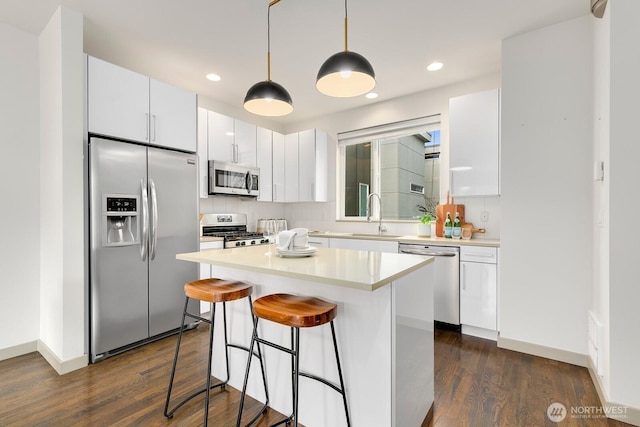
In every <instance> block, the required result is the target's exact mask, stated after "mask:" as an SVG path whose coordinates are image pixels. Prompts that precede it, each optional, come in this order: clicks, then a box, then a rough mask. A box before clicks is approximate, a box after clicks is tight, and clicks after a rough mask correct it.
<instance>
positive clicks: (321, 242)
mask: <svg viewBox="0 0 640 427" xmlns="http://www.w3.org/2000/svg"><path fill="white" fill-rule="evenodd" d="M309 246H313V247H316V248H328V247H329V238H328V237H309Z"/></svg>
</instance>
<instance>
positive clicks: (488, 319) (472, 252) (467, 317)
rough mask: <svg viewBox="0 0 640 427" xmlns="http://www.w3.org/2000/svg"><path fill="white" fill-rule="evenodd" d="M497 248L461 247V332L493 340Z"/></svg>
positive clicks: (494, 330) (495, 307)
mask: <svg viewBox="0 0 640 427" xmlns="http://www.w3.org/2000/svg"><path fill="white" fill-rule="evenodd" d="M497 262H498V251H497V248H490V247H480V246H462V247H461V248H460V323H461V325H462V333H463V334H467V335H475V336H479V337H482V338H489V339H493V340H496V339H497V335H498V316H497V306H498V304H497V302H498V301H497V288H498V280H497V267H498V265H497Z"/></svg>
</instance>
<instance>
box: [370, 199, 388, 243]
mask: <svg viewBox="0 0 640 427" xmlns="http://www.w3.org/2000/svg"><path fill="white" fill-rule="evenodd" d="M371 196H376V197H377V198H378V206H379V207H380V209H379V211H380V212H378V217H379V218H378V234H382V233H384V232H386V231H387V228H386V227H385V226H384V225H382V198H380V195H379V194H378V193H371V194H369V197H367V222H371Z"/></svg>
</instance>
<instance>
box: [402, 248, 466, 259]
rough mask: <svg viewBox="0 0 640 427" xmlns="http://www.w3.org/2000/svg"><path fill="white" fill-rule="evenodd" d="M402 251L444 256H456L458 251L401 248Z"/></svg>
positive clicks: (413, 253) (404, 252)
mask: <svg viewBox="0 0 640 427" xmlns="http://www.w3.org/2000/svg"><path fill="white" fill-rule="evenodd" d="M400 253H403V254H411V255H426V256H442V257H454V256H456V255H458V254H457V252H442V251H429V250H424V249H400Z"/></svg>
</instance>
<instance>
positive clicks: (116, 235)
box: [102, 194, 140, 246]
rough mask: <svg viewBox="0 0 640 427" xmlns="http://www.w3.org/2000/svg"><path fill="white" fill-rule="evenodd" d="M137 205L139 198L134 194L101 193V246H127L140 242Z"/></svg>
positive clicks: (138, 204) (138, 205)
mask: <svg viewBox="0 0 640 427" xmlns="http://www.w3.org/2000/svg"><path fill="white" fill-rule="evenodd" d="M139 207H140V200H139V197H138V196H136V195H123V194H105V195H103V197H102V219H103V221H102V243H103V246H127V245H135V244H138V243H140V220H139V218H140V215H139V211H138V210H139Z"/></svg>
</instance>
